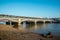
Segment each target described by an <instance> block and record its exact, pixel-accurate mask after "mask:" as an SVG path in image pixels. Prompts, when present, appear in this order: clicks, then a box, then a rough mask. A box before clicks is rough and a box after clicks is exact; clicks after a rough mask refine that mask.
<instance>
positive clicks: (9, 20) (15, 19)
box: [0, 14, 54, 27]
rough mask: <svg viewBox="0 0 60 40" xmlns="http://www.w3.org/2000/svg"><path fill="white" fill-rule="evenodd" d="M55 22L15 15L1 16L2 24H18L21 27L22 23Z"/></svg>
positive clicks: (47, 19)
mask: <svg viewBox="0 0 60 40" xmlns="http://www.w3.org/2000/svg"><path fill="white" fill-rule="evenodd" d="M53 21H54V20H52V19H49V18H37V17H24V16H13V15H2V14H0V22H6V24H10V25H12V24H17V25H18V27H20V25H21V23H22V22H23V23H24V22H29V23H30V22H33V23H34V24H36V23H37V22H40V23H41V22H43V23H46V22H50V23H52V22H53Z"/></svg>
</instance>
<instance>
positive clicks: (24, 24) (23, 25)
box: [22, 21, 26, 29]
mask: <svg viewBox="0 0 60 40" xmlns="http://www.w3.org/2000/svg"><path fill="white" fill-rule="evenodd" d="M22 27H23V29H24V28H26V22H25V21H24V22H23V24H22Z"/></svg>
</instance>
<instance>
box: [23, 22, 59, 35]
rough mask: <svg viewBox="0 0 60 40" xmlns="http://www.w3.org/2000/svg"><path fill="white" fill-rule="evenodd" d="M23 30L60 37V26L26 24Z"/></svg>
mask: <svg viewBox="0 0 60 40" xmlns="http://www.w3.org/2000/svg"><path fill="white" fill-rule="evenodd" d="M22 29H24V30H27V31H29V32H35V33H40V34H46V33H48V31H50V32H52V34H53V35H54V36H60V24H49V23H48V24H47V23H46V24H44V23H37V24H26V23H24V24H23V25H22Z"/></svg>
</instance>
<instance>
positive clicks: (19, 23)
mask: <svg viewBox="0 0 60 40" xmlns="http://www.w3.org/2000/svg"><path fill="white" fill-rule="evenodd" d="M20 27H21V19H20V18H19V19H18V29H20Z"/></svg>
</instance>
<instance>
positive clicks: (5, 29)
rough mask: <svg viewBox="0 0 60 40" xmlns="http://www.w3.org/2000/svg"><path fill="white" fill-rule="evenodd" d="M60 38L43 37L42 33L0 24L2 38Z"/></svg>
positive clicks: (8, 39) (32, 39)
mask: <svg viewBox="0 0 60 40" xmlns="http://www.w3.org/2000/svg"><path fill="white" fill-rule="evenodd" d="M50 39H51V40H60V38H59V37H54V36H53V37H52V38H49V37H43V36H42V35H41V34H37V33H33V32H27V31H22V30H18V29H15V28H12V27H11V26H9V25H1V24H0V40H50Z"/></svg>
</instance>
